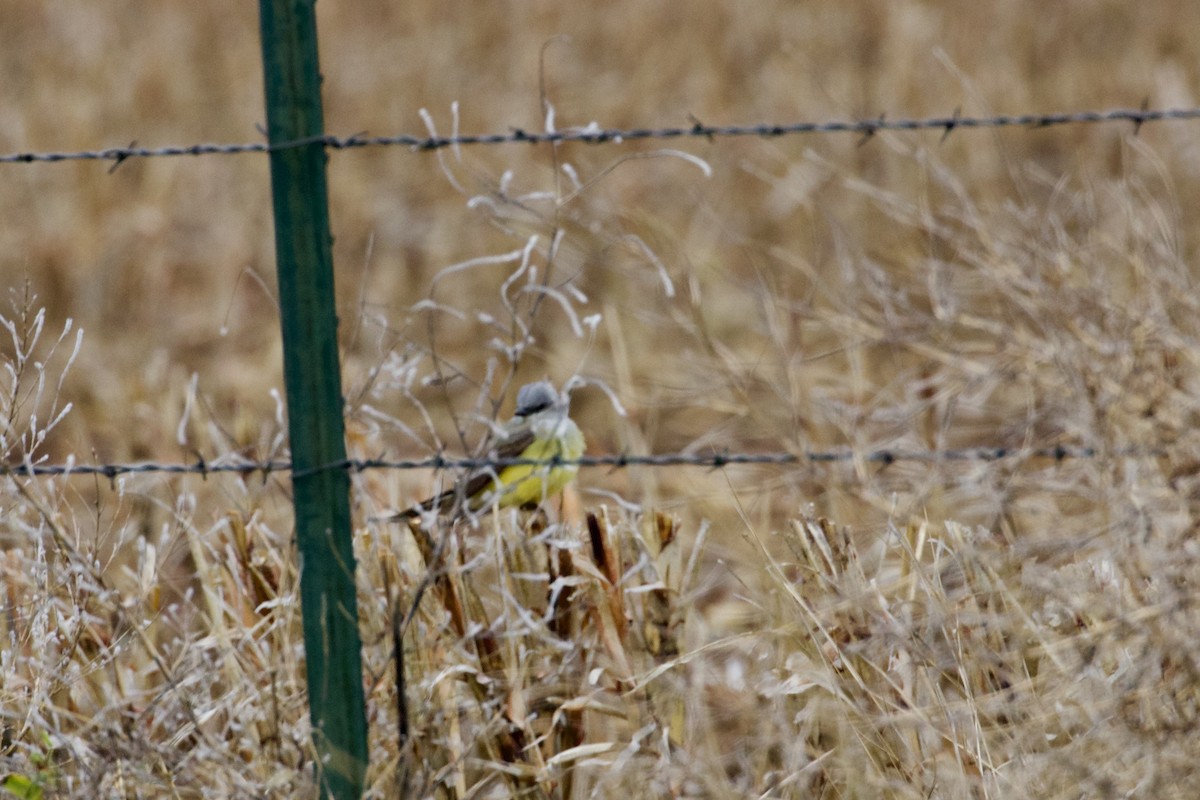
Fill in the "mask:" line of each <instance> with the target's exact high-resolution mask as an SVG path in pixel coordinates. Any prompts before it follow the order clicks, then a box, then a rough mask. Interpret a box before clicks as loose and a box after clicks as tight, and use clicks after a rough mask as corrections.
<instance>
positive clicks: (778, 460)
mask: <svg viewBox="0 0 1200 800" xmlns="http://www.w3.org/2000/svg"><path fill="white" fill-rule="evenodd" d="M1165 455H1166V450H1165V449H1164V448H1161V447H1157V448H1144V447H1126V448H1117V449H1113V450H1110V451H1102V450H1100V449H1098V448H1094V447H1069V446H1066V445H1058V446H1055V447H1043V448H1035V449H1030V448H1025V447H970V448H963V449H958V450H904V449H896V450H890V449H879V450H871V451H869V452H865V453H863V452H857V451H853V450H835V451H825V452H815V451H814V452H806V453H708V454H693V453H664V454H658V455H629V454H618V455H601V456H583V457H582V458H576V459H560V458H552V459H530V458H452V457H447V456H430V457H427V458H419V459H384V458H373V459H345V460H342V461H337V462H334V463H331V464H326V465H323V466H319V467H313V468H309V469H307V470H303V471H296V472H295V475H294V476H293V477H302V476H306V475H309V474H313V473H316V472H320V471H323V470H328V469H344V470H349V471H351V472H365V471H367V470H375V469H395V470H415V469H433V470H443V469H462V470H472V469H501V468H503V467H509V466H515V465H531V466H541V467H559V466H579V467H583V468H594V467H610V468H612V469H624V468H627V467H637V466H644V467H670V466H691V467H708V468H710V469H721V468H723V467H730V466H737V465H755V464H758V465H776V466H785V465H789V464H796V465H799V464H805V463H808V464H834V463H839V462H848V461H855V460H856V459H861V460H862V461H864V462H868V463H876V464H883V465H885V466H886V465H889V464H893V463H898V462H906V461H908V462H923V463H940V462H972V461H973V462H993V461H1002V460H1007V459H1016V458H1026V459H1049V460H1053V461H1059V462H1061V461H1066V460H1068V459H1093V458H1100V457H1103V456H1108V457H1116V458H1123V457H1133V458H1158V457H1161V456H1165ZM292 471H293V469H292V463H291V462H290V461H288V460H286V459H272V460H269V461H221V462H215V463H209V462H206V461H197V462H195V463H190V464H188V463H157V462H141V463H130V464H72V463H68V464H30V463H24V464H4V465H0V475H6V476H18V477H20V476H24V477H44V476H65V477H79V476H88V475H100V476H103V477H106V478H116V477H119V476H121V475H134V474H146V473H162V474H168V475H203V476H207V475H210V474H218V473H239V474H242V475H253V474H263V475H267V474H272V473H283V472H292Z"/></svg>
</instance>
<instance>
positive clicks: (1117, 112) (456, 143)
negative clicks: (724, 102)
mask: <svg viewBox="0 0 1200 800" xmlns="http://www.w3.org/2000/svg"><path fill="white" fill-rule="evenodd" d="M1195 119H1200V108H1165V109H1154V108H1145V107H1143V108H1140V109H1127V108H1118V109H1112V110H1109V111H1075V112H1065V113H1063V112H1059V113H1050V114H999V115H995V116H986V117H964V116H962V115H961V114H960V113H959V112H958V111H955V112H954V114H952V115H951V116H948V117H947V116H941V117H924V118H907V119H906V118H897V119H888V118H887V116H886V115H881V116H879V117H876V118H874V119H860V120H826V121H822V122H789V123H782V124H779V123H766V122H760V123H754V124H749V125H705V124H704V123H702V122H699V121H695V122H693V124H691V125H689V126H686V127H664V128H628V129H618V128H601V127H600V126H599V125H596V124H592V125H588V126H586V127H582V128H568V129H565V130H554V131H542V132H529V131H525V130H522V129H520V128H515V129H512V130H510V131H508V132H507V133H481V134H462V135H455V136H434V135H431V136H415V135H412V134H397V135H394V136H367V135H365V134H355V135H353V136H347V137H338V136H310V137H307V138H304V139H296V140H293V141H289V142H280V143H277V144H273V145H272V144H269V143H267V142H248V143H234V144H191V145H168V146H165V147H138V146H137V143H136V142H134V143H132V144H130V145H129V146H127V147H110V148H106V149H103V150H79V151H71V152H24V153H9V154H5V155H0V163H3V164H29V163H39V162H41V163H45V162H50V163H53V162H60V161H112V162H114V167H115V166H116V165H119V164H120V163H121V162H123V161H126V160H128V159H131V158H157V157H173V156H204V155H238V154H243V153H269V152H273V151H279V150H289V149H294V148H297V147H305V146H308V145H312V144H322V145H324V146H325V147H327V148H330V149H333V150H352V149H357V148H361V147H386V146H401V147H408V148H409V149H411V150H417V151H422V150H440V149H442V148H446V147H460V146H468V145H498V144H557V143H565V142H582V143H584V144H603V143H606V142H611V143H620V142H628V141H638V140H645V139H680V138H687V137H692V138H702V139H716V138H727V137H741V136H754V137H759V138H777V137H781V136H795V135H800V134H832V133H853V134H858V135H860V136H863V137H866V138H869V137H871V136H874V135H875V134H877V133H879V132H881V131H921V130H940V131H942V132H943V133H942V136H943V139H945V137H947V136H949V135H950V134H951V133H953V132H954V131H956V130H959V129H963V128H967V129H975V128H1049V127H1053V126H1058V125H1073V124H1095V123H1106V122H1128V123H1132V124H1133V126H1134V132H1135V133H1136V132H1137V131H1138V130H1140V129H1141V126H1142V125H1144V124H1146V123H1148V122H1163V121H1181V120H1195Z"/></svg>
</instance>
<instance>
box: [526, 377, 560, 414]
mask: <svg viewBox="0 0 1200 800" xmlns="http://www.w3.org/2000/svg"><path fill="white" fill-rule="evenodd" d="M557 402H558V392H556V391H554V385H553V384H552V383H550V381H538V382H537V383H527V384H525V385H524V386H522V387H521V390H520V391H519V392H517V410H516V415H517V416H518V417H528V416H529V415H530V414H536V413H537V412H539V411H545V410H546V409H547V408H550V407H552V406H553V405H554V404H555V403H557Z"/></svg>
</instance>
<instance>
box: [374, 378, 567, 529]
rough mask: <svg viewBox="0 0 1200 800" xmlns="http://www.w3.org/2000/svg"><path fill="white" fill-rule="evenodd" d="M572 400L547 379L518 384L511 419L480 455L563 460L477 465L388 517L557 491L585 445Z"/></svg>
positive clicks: (500, 504) (499, 503) (454, 510)
mask: <svg viewBox="0 0 1200 800" xmlns="http://www.w3.org/2000/svg"><path fill="white" fill-rule="evenodd" d="M570 402H571V400H570V396H569V395H568V394H567V392H565V391H564V392H563V393H562V394H560V393H559V392H558V391H556V390H555V388H554V385H553V384H552V383H550V382H549V381H537V382H536V383H528V384H526V385H524V386H522V387H521V388H520V390H519V391H518V392H517V407H516V410H515V412H514V415H513V418H512V419H511V420H509V421H508V422H506V423H505V424H504V425H502V426H501V427H500V428H499V430H497V431H496V432H495V433H494V434H493V435H492V437H491V438H490V439H489V440H488V441H487V443H486V444H485V445H484V447H483V457H484V458H487V459H489V460H503V459H529V460H530V461H534V460H536V461H547V462H549V461H557V462H567V463H547V464H506V465H505V464H501V465H496V466H491V465H485V466H482V467H478V468H476V469H474V470H472V471H471V472H469V473H467V474H466V475H465V476H464V477H463V478H461V479H460V480H459V481H458V482H457V483H456V484H455V485H454V487H453V488H451V489H447V490H446V491H444V492H442V493H441V494H437V495H434V496H433V497H431V498H429V499H428V500H425V501H423V502H421V503H417V504H416V505H414V506H413V507H412V508H409V509H406V510H404V511H401V512H399V513H397V514H393V515H392V516H390V517H387V518H386V520H387V521H396V520H403V519H417V518H425V517H428V516H429V515H431V514H437V515H439V516H441V515H449V516H451V517H453V518H454V519H455V520H457V519H461V518H462V517H465V516H469V515H475V514H482V513H487V512H488V511H491V510H492V509H493V508H510V507H512V506H517V507H520V508H526V509H532V508H536V507H537V506H539V505H541V504H542V503H543V502H545V501H546V500H547V499H549V498H551V497H553V496H555V495H557V494H558V493H559V492H561V491H562V490H563V489H564V488H565V487H566V486H567V484H569V483H570V482H571V481H572V480H574V478H575V475H576V473H578V472H579V465H578V464H575V463H570V462H573V461H576V460H578V459H579V458H580V457H581V456H582V455H583V451H584V449H585V447H586V443H585V441H584V438H583V432H582V431H580V430H579V426H578V425H576V424H575V422H574V420H572V419H571V417H570V415H569V411H570Z"/></svg>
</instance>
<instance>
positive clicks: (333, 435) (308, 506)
mask: <svg viewBox="0 0 1200 800" xmlns="http://www.w3.org/2000/svg"><path fill="white" fill-rule="evenodd" d="M313 3H314V0H260V2H259V12H260V16H261V26H262V49H263V75H264V83H265V86H266V103H267V131H268V137H269V139H270V142H271V144H272V145H277V144H279V143H281V142H289V141H296V140H300V139H305V138H308V137H319V136H321V135H322V134H323V133H324V119H323V116H322V110H321V76H320V68H319V64H318V60H317V24H316V16H315V14H314V9H313ZM271 189H272V198H273V200H274V206H275V258H276V266H277V269H278V275H279V307H280V308H279V311H280V319H281V322H282V326H283V366H284V380H285V383H286V384H287V406H288V419H289V424H288V432H289V435H290V438H291V450H292V469H293V472H292V491H293V493H294V503H295V509H296V540H297V544H298V547H299V551H300V602H301V608H302V611H303V615H304V647H305V654H306V663H307V671H308V695H309V709H310V713H311V715H312V723H313V729H314V738H315V742H316V746H317V752H318V754H319V756H320V758H321V762H322V763H321V764H320V765H318V768H317V774H318V776H319V779H320V781H321V793H322V795H323V796H332V797H335V798H339V799H340V798H357V797H359V796H360V795H361V794H362V788H363V776H364V773H365V771H366V763H367V725H366V718H365V716H364V711H363V686H362V661H361V659H362V656H361V653H360V644H359V636H358V604H357V601H356V600H355V594H354V551H353V542H352V539H351V528H350V499H349V493H350V478H349V475H348V474H347V473H346V471H345V470H344V469H341V468H325V467H327V465H330V464H334V463H337V462H339V461H341V460H343V459H344V458H345V457H346V456H345V454H346V444H345V439H344V428H343V423H342V390H341V375H340V368H339V364H338V349H337V315H336V309H335V306H334V296H333V255H332V252H331V238H330V234H329V209H328V200H327V197H326V185H325V148H324V146H323V145H322V144H321V143H320V142H314V143H312V144H307V145H303V146H299V147H290V148H284V149H278V150H275V149H273V150H272V151H271Z"/></svg>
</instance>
